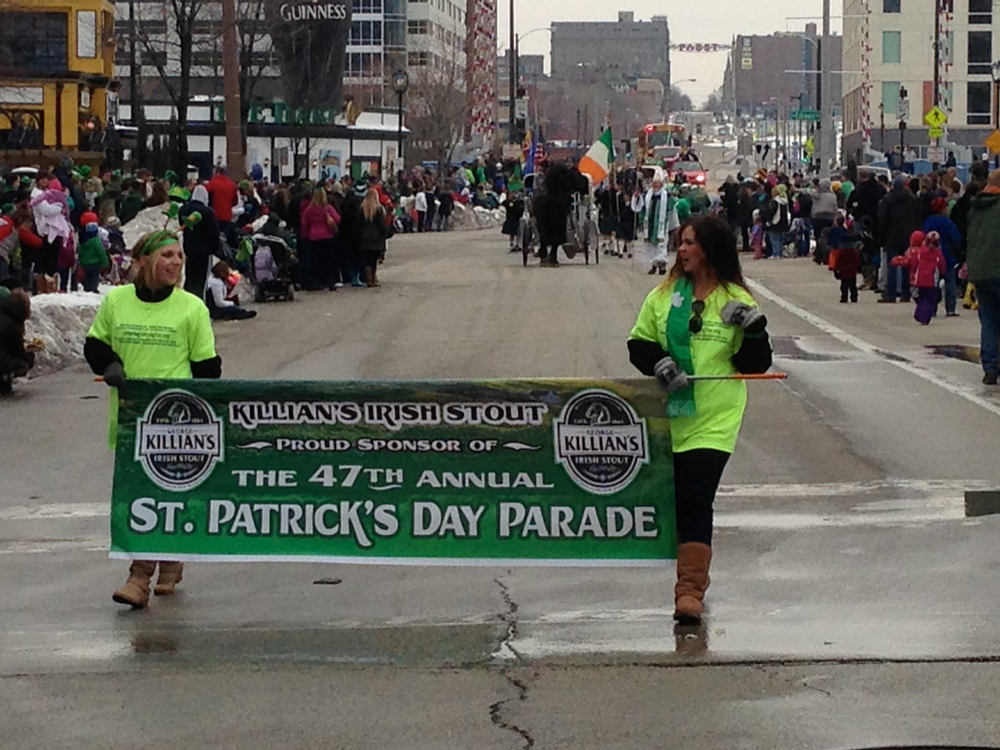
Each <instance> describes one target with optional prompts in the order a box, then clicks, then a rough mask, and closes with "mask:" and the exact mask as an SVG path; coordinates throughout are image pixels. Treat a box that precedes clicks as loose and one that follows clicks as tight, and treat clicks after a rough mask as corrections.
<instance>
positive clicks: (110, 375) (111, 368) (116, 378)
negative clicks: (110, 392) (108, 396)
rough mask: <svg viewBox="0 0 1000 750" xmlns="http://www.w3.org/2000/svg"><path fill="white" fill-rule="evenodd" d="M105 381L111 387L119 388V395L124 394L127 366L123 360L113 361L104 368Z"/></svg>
mask: <svg viewBox="0 0 1000 750" xmlns="http://www.w3.org/2000/svg"><path fill="white" fill-rule="evenodd" d="M104 382H105V383H107V384H108V386H110V387H111V388H117V389H118V395H119V396H124V392H123V391H124V388H125V368H124V367H122V363H121V362H112V363H111V364H110V365H108V366H107V367H106V368H105V369H104Z"/></svg>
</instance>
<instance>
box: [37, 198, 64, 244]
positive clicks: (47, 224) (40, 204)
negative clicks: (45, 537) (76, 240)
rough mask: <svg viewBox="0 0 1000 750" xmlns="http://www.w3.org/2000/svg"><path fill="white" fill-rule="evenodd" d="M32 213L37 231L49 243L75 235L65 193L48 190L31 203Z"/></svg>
mask: <svg viewBox="0 0 1000 750" xmlns="http://www.w3.org/2000/svg"><path fill="white" fill-rule="evenodd" d="M31 212H32V214H34V217H35V231H36V232H38V235H39V236H40V237H42V238H43V239H44V240H47V241H48V242H56V241H57V240H58V239H59V238H63V237H69V236H70V235H71V234H72V233H73V228H72V227H71V226H70V225H69V202H68V201H67V200H66V194H65V193H63V192H61V191H59V190H46V191H45V192H44V193H42V194H40V195H39V196H38V197H37V198H35V199H34V200H32V201H31Z"/></svg>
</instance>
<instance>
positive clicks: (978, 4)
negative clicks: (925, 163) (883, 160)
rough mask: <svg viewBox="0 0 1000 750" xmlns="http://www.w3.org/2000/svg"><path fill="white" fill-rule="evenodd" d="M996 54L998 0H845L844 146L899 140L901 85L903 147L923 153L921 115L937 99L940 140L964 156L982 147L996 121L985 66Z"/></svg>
mask: <svg viewBox="0 0 1000 750" xmlns="http://www.w3.org/2000/svg"><path fill="white" fill-rule="evenodd" d="M935 6H938V7H939V8H940V10H939V12H938V17H937V18H935ZM936 28H937V30H938V31H939V36H938V41H939V49H940V64H939V67H938V71H937V74H938V75H937V76H935V69H934V38H935V30H936ZM998 59H1000V7H997V6H996V5H995V3H994V2H993V0H934V1H933V2H932V1H931V0H920V1H919V2H918V1H917V0H845V2H844V67H845V68H846V69H847V73H845V76H844V92H845V93H844V151H845V153H847V154H851V155H854V156H859V155H861V153H862V151H863V148H864V144H865V142H866V141H868V142H869V143H870V144H871V148H872V149H874V150H875V151H877V152H880V153H884V152H886V151H887V150H889V149H891V148H893V147H894V146H898V145H899V143H900V129H899V122H900V110H899V107H900V91H901V90H905V91H906V93H907V99H906V104H904V105H903V106H904V108H908V110H909V112H908V117H907V118H905V119H904V121H905V122H906V130H905V132H904V133H903V141H904V143H905V144H906V145H907V146H913V147H914V149H915V150H916V151H917V152H918V154H919V155H920V156H928V151H927V150H928V148H929V147H930V146H931V144H932V136H931V133H930V132H929V128H928V126H927V124H926V123H925V122H924V116H925V115H926V114H927V112H929V111H930V110H931V108H933V107H934V105H935V100H936V103H937V104H938V105H939V106H940V108H941V109H942V110H944V111H945V112H946V113H947V115H948V122H947V125H946V126H945V131H946V132H945V135H944V136H943V137H942V139H941V144H940V145H941V146H943V147H945V148H946V149H948V148H951V149H953V150H957V151H961V152H963V155H964V156H965V158H968V157H969V156H970V155H971V151H975V152H976V153H977V154H981V153H982V152H983V151H984V148H983V141H984V140H985V139H986V137H987V136H988V135H989V134H990V133H991V132H992V131H993V130H994V129H995V127H996V125H997V123H994V122H993V105H994V98H993V97H994V95H993V88H994V84H993V79H992V76H991V70H992V66H993V63H994V61H996V60H998ZM935 81H937V86H936V87H935ZM935 88H936V90H935ZM903 114H907V113H906V112H905V111H904V113H903ZM883 115H884V129H883Z"/></svg>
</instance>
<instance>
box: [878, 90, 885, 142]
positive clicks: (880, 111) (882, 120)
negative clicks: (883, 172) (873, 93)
mask: <svg viewBox="0 0 1000 750" xmlns="http://www.w3.org/2000/svg"><path fill="white" fill-rule="evenodd" d="M878 117H879V123H880V125H879V141H878V147H879V150H881V151H884V150H885V102H879V105H878Z"/></svg>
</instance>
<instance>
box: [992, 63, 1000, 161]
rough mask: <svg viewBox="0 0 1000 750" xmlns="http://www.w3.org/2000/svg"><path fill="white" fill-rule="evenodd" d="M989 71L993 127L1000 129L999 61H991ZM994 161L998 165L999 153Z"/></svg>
mask: <svg viewBox="0 0 1000 750" xmlns="http://www.w3.org/2000/svg"><path fill="white" fill-rule="evenodd" d="M990 73H992V74H993V127H995V128H997V129H1000V62H995V63H993V67H992V68H991V69H990ZM995 163H996V164H997V165H1000V154H997V157H996V162H995Z"/></svg>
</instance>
